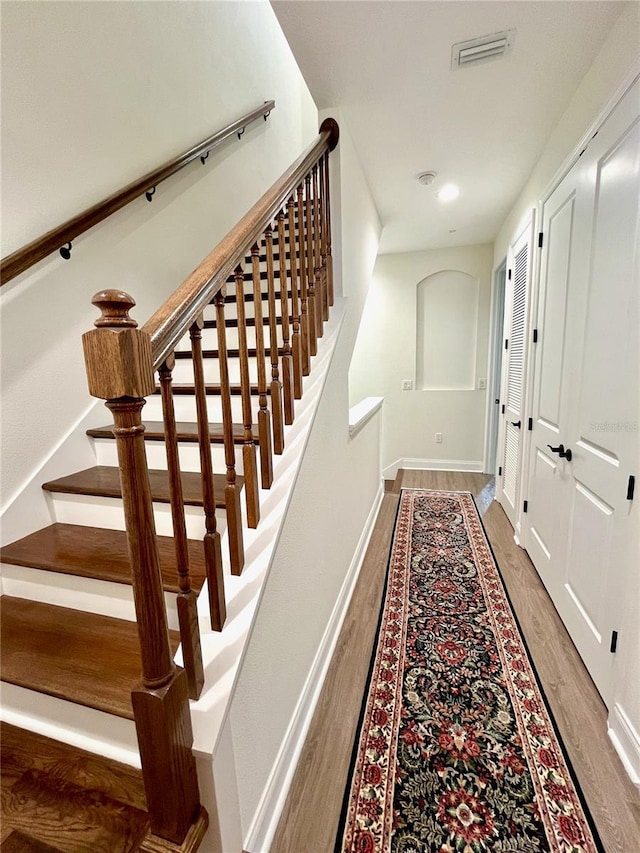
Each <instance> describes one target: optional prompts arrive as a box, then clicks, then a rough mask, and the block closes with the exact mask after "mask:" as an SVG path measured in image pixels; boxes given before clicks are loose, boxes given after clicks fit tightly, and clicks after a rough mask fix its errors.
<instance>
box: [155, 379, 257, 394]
mask: <svg viewBox="0 0 640 853" xmlns="http://www.w3.org/2000/svg"><path fill="white" fill-rule="evenodd" d="M204 390H205V394H208V395H218V396H219V395H220V394H221V392H222V387H221V386H220V385H214V384H213V383H211V382H207V383H206V384H205V386H204ZM250 391H251V393H252V394H254V395H255V394H259V393H260V390H259V388H258V386H257V385H251V388H250ZM229 392H230V394H231V395H232V396H233V397H239V396H240V394H241V393H242V386H241V385H230V386H229ZM155 393H156V394H159V393H160V389H159V388H156V390H155ZM173 393H174V394H175V395H176V396H184V395H192V394H195V385H188V384H182V383H175V382H174V384H173ZM265 393H266V394H268V393H269V390H268V389H267V391H266V392H265Z"/></svg>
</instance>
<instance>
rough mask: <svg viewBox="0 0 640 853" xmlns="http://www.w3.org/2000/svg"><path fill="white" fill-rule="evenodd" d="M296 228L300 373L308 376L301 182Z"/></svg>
mask: <svg viewBox="0 0 640 853" xmlns="http://www.w3.org/2000/svg"><path fill="white" fill-rule="evenodd" d="M297 195H298V228H297V230H296V244H297V247H298V253H299V258H298V263H299V265H300V266H299V269H300V332H301V335H302V339H301V349H302V375H303V376H308V375H309V372H310V370H311V357H310V355H311V354H310V352H309V293H308V290H307V260H306V258H307V249H306V237H305V205H304V189H303V187H302V184H300V186H299V187H298V193H297Z"/></svg>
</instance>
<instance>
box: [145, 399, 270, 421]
mask: <svg viewBox="0 0 640 853" xmlns="http://www.w3.org/2000/svg"><path fill="white" fill-rule="evenodd" d="M268 405H269V404H268ZM173 407H174V411H175V416H176V420H177V421H191V422H193V423H195V422H196V401H195V397H193V396H192V395H190V394H176V395H175V396H174V398H173ZM251 408H252V411H253V420H254V423H255V421H256V413H257V411H258V397H257V395H255V394H252V395H251ZM207 413H208V418H209V421H210V423H222V401H221V399H220V397H219V396H218V395H216V394H207ZM231 414H232V417H233V422H234V423H238V424H241V423H242V398H241V397H240V395H235V394H234V395H232V397H231ZM142 415H143V417H144V419H145V420H147V421H161V420H162V400H161V399H160V395H159V394H153V395H152V396H151V397H147V405H146V406H145V407H144V409H143V410H142Z"/></svg>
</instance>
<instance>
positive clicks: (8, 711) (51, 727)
mask: <svg viewBox="0 0 640 853" xmlns="http://www.w3.org/2000/svg"><path fill="white" fill-rule="evenodd" d="M1 718H2V719H3V720H4V721H6V722H7V723H10V724H11V725H14V726H18V727H19V728H24V729H27V730H28V731H32V732H39V733H40V734H42V735H45V736H46V737H50V738H54V739H55V740H59V741H62V743H69V744H71V745H73V746H77V747H79V748H81V749H88V750H89V751H91V752H96V753H98V754H99V755H106V756H107V757H108V758H112V759H113V760H114V761H121V762H123V763H124V764H128V765H130V766H132V767H140V753H139V750H138V739H137V737H136V727H135V723H134V722H133V720H125V719H124V718H123V717H116V716H114V715H113V714H107V713H105V712H104V711H97V710H96V709H95V708H88V707H86V706H84V705H76V703H75V702H67V701H66V700H64V699H57V698H56V697H55V696H47V695H46V694H45V693H38V692H37V691H35V690H27V689H25V688H24V687H18V686H17V685H15V684H7V683H3V685H2V711H1Z"/></svg>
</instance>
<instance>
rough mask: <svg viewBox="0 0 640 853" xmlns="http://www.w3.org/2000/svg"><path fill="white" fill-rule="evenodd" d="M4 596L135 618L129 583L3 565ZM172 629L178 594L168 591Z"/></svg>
mask: <svg viewBox="0 0 640 853" xmlns="http://www.w3.org/2000/svg"><path fill="white" fill-rule="evenodd" d="M2 591H3V594H4V595H10V596H14V597H15V598H26V599H29V600H30V601H41V602H43V603H44V604H55V605H56V606H58V607H71V608H72V609H73V610H83V611H85V612H86V613H99V614H101V615H102V616H113V617H114V618H116V619H127V620H128V621H129V622H135V621H136V614H135V609H134V605H133V591H132V588H131V587H130V586H129V585H128V584H123V583H113V582H111V581H103V580H97V579H96V578H90V577H89V578H85V577H79V576H77V575H65V574H63V573H62V572H47V571H43V570H42V569H33V568H25V567H24V566H12V565H8V564H6V563H3V564H2ZM164 599H165V604H166V608H167V618H168V622H169V628H171V629H173V630H178V628H179V625H178V611H177V606H176V594H175V593H173V592H165V594H164Z"/></svg>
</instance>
